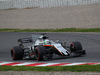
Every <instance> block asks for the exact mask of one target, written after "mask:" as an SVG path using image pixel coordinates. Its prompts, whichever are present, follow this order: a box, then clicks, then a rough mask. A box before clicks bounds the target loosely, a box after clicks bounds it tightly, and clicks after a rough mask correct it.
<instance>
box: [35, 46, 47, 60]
mask: <svg viewBox="0 0 100 75" xmlns="http://www.w3.org/2000/svg"><path fill="white" fill-rule="evenodd" d="M35 54H36V59H37V60H38V61H41V60H43V56H44V55H46V54H47V50H46V48H45V47H44V46H37V47H35Z"/></svg>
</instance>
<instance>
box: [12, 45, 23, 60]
mask: <svg viewBox="0 0 100 75" xmlns="http://www.w3.org/2000/svg"><path fill="white" fill-rule="evenodd" d="M23 54H24V51H23V49H22V48H21V47H20V46H15V47H13V48H12V49H11V57H12V59H13V60H21V59H23Z"/></svg>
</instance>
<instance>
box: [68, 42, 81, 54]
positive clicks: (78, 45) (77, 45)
mask: <svg viewBox="0 0 100 75" xmlns="http://www.w3.org/2000/svg"><path fill="white" fill-rule="evenodd" d="M70 50H71V52H74V51H79V50H82V45H81V43H80V42H78V41H75V42H72V43H71V44H70Z"/></svg>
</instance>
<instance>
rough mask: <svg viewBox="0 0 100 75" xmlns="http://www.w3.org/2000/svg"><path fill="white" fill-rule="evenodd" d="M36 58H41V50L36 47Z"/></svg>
mask: <svg viewBox="0 0 100 75" xmlns="http://www.w3.org/2000/svg"><path fill="white" fill-rule="evenodd" d="M36 59H37V60H39V50H38V48H36Z"/></svg>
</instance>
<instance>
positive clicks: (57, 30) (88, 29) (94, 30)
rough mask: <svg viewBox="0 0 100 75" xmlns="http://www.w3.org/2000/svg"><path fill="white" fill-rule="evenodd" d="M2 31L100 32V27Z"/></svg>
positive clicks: (10, 30)
mask: <svg viewBox="0 0 100 75" xmlns="http://www.w3.org/2000/svg"><path fill="white" fill-rule="evenodd" d="M0 32H100V28H64V29H0Z"/></svg>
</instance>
